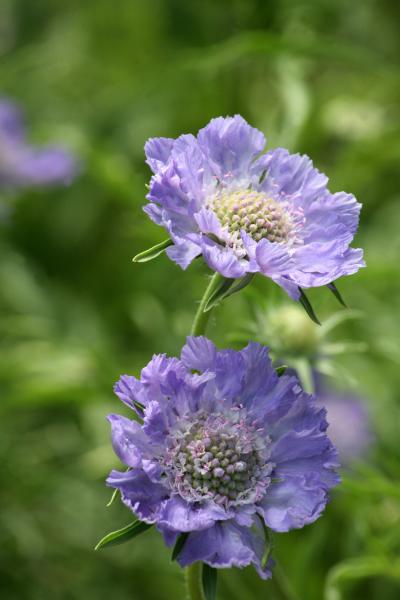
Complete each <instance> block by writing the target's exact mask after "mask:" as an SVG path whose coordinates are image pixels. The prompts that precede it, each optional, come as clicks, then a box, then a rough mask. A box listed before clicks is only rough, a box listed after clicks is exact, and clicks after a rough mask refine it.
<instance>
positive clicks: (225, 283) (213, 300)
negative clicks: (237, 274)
mask: <svg viewBox="0 0 400 600" xmlns="http://www.w3.org/2000/svg"><path fill="white" fill-rule="evenodd" d="M234 283H235V279H228V278H226V277H223V278H222V279H221V281H220V282H219V284H218V286H217V287H216V289H215V290H214V291H213V292H212V294H211V295H210V297H209V298H208V300H207V302H206V305H205V307H204V312H208V311H209V310H211V309H212V308H214V306H217V304H219V303H220V302H221V301H222V300H223V299H224V297H225V294H226V293H227V292H228V290H229V288H230V287H231V286H232V285H233V284H234Z"/></svg>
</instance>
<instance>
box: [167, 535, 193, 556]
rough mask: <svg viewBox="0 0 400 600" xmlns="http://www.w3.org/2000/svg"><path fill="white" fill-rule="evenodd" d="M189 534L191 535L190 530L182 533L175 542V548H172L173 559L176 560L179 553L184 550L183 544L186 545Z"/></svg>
mask: <svg viewBox="0 0 400 600" xmlns="http://www.w3.org/2000/svg"><path fill="white" fill-rule="evenodd" d="M188 535H189V533H188V532H185V533H181V534H180V536H179V537H178V539H177V540H176V542H175V546H174V549H173V550H172V554H171V560H175V559H176V558H178V556H179V554H180V553H181V551H182V548H183V546H184V545H185V542H186V540H187V538H188Z"/></svg>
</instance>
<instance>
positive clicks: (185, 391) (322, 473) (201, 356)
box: [107, 337, 338, 578]
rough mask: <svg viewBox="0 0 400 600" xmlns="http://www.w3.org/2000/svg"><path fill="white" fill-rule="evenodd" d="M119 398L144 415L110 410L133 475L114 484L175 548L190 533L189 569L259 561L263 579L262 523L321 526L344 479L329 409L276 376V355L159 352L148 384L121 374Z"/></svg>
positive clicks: (192, 343)
mask: <svg viewBox="0 0 400 600" xmlns="http://www.w3.org/2000/svg"><path fill="white" fill-rule="evenodd" d="M115 392H116V394H117V395H118V396H119V398H120V399H121V400H122V401H123V402H124V403H125V404H127V405H128V406H129V407H130V408H132V409H133V410H135V411H136V413H137V414H138V415H139V417H141V418H142V419H143V424H142V425H140V424H139V423H137V422H136V421H133V420H130V419H127V418H125V417H122V416H119V415H110V416H109V420H110V423H111V427H112V441H113V447H114V450H115V452H116V454H117V455H118V457H119V458H120V459H121V461H122V462H123V463H124V464H125V465H127V466H128V467H130V469H131V470H129V471H127V472H126V471H125V472H120V471H112V472H111V473H110V476H109V478H108V480H107V483H108V485H110V486H111V487H114V488H117V489H119V490H120V492H121V495H122V500H123V501H124V503H125V504H126V505H127V506H128V507H129V508H130V509H131V510H132V511H133V512H134V513H136V514H137V516H138V517H139V519H141V520H143V521H145V522H146V523H155V524H156V525H157V527H158V529H159V530H160V531H161V532H162V534H163V535H164V538H165V541H166V543H167V544H168V545H172V544H174V543H175V542H176V540H177V538H178V536H179V535H180V534H182V533H187V534H189V535H188V537H187V538H186V541H185V543H184V546H183V548H182V550H181V551H180V553H179V555H178V561H179V563H180V564H181V565H182V566H187V565H190V564H191V563H193V562H195V561H204V562H206V563H207V564H209V565H211V566H214V567H219V568H223V567H232V566H236V567H245V566H246V565H249V564H251V563H252V564H253V565H254V566H255V568H256V569H257V571H258V573H259V574H260V576H261V577H263V578H268V577H270V576H271V571H270V568H271V566H272V564H273V563H272V560H268V561H267V564H264V561H263V559H262V557H263V553H264V549H265V529H264V528H265V527H267V528H270V529H272V530H274V531H280V532H281V531H288V530H290V529H293V528H301V527H303V526H304V525H306V524H308V523H312V522H313V521H315V520H316V519H317V518H318V517H319V516H320V515H321V513H322V511H323V510H324V508H325V505H326V503H327V500H328V491H329V489H330V488H331V487H332V486H334V485H336V484H337V483H338V476H337V474H336V472H335V469H336V467H337V466H338V465H337V453H336V450H335V448H334V446H333V445H332V443H331V442H330V440H329V439H328V437H327V436H326V433H325V430H326V427H327V423H326V420H325V414H326V411H325V410H324V409H323V408H318V407H316V406H315V405H314V404H313V401H312V397H311V396H309V395H308V394H306V393H304V392H303V391H302V389H301V388H300V385H299V382H298V379H297V378H296V377H293V376H282V377H278V376H277V374H276V371H275V370H274V369H273V367H272V364H271V361H270V358H269V356H268V349H267V348H266V347H264V346H261V345H260V344H255V343H251V344H249V345H248V346H247V347H246V348H244V349H243V350H241V351H240V352H235V351H233V350H222V351H217V349H216V348H215V346H214V345H213V343H212V342H211V341H209V340H208V339H207V338H205V337H189V338H188V339H187V343H186V345H185V346H184V348H183V350H182V354H181V358H180V359H177V358H167V357H166V356H165V355H159V356H154V357H153V359H152V360H151V361H150V363H149V364H148V365H147V367H145V368H144V369H143V371H142V373H141V379H140V380H137V379H136V378H135V377H131V376H128V375H124V376H123V377H121V379H120V380H119V381H118V383H117V384H116V386H115Z"/></svg>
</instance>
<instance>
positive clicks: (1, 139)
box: [0, 99, 78, 189]
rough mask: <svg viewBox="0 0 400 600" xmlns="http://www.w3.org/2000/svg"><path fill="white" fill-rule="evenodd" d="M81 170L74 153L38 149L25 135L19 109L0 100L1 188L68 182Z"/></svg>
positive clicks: (51, 148) (58, 149) (57, 149)
mask: <svg viewBox="0 0 400 600" xmlns="http://www.w3.org/2000/svg"><path fill="white" fill-rule="evenodd" d="M77 171H78V164H77V162H76V160H75V158H74V157H73V156H72V154H71V153H70V152H68V151H66V150H63V149H62V148H59V147H57V146H46V147H44V148H37V147H35V146H32V145H30V144H29V143H28V142H27V140H26V137H25V130H24V126H23V120H22V116H21V113H20V111H19V110H18V108H17V107H16V106H15V105H14V104H12V103H11V102H9V101H8V100H4V99H3V100H1V99H0V188H10V189H15V188H26V187H31V186H42V185H51V184H57V183H59V184H68V183H70V182H71V181H72V180H73V179H74V177H75V175H76V174H77Z"/></svg>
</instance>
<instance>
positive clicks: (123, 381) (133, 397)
mask: <svg viewBox="0 0 400 600" xmlns="http://www.w3.org/2000/svg"><path fill="white" fill-rule="evenodd" d="M114 392H115V394H116V395H117V396H118V398H119V399H120V400H122V402H124V403H125V404H126V405H127V406H129V408H132V409H133V410H134V411H135V412H138V413H139V414H141V412H142V411H140V410H138V406H137V404H135V403H137V402H139V403H140V404H142V405H144V404H145V402H146V397H145V396H144V395H143V388H142V385H141V383H140V381H138V380H137V379H136V377H133V376H132V375H121V377H120V378H119V380H118V381H117V383H116V384H115V385H114Z"/></svg>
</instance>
